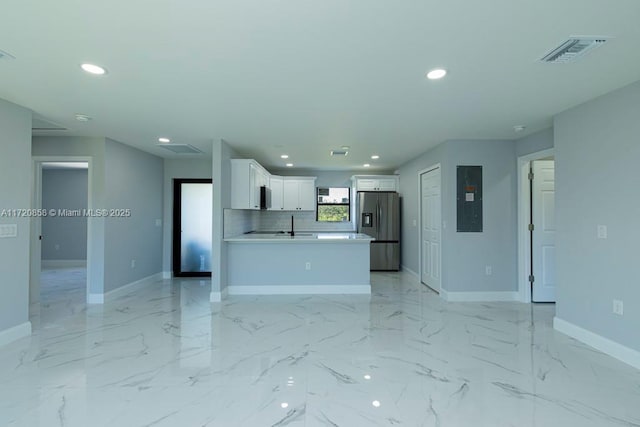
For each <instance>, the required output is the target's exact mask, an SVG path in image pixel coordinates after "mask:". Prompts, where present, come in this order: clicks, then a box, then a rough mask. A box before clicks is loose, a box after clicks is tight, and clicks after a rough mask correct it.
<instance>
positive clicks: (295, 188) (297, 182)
mask: <svg viewBox="0 0 640 427" xmlns="http://www.w3.org/2000/svg"><path fill="white" fill-rule="evenodd" d="M282 179H283V185H282V188H283V210H285V211H314V210H315V209H316V203H315V202H316V178H315V177H307V176H284V177H282ZM272 194H273V193H272Z"/></svg>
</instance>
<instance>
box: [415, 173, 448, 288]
mask: <svg viewBox="0 0 640 427" xmlns="http://www.w3.org/2000/svg"><path fill="white" fill-rule="evenodd" d="M436 169H438V170H439V171H440V257H439V258H440V259H439V261H440V266H439V267H438V271H440V289H433V288H432V287H431V286H429V285H427V286H429V289H432V290H433V291H434V292H436V293H438V294H440V291H441V290H442V285H443V283H442V257H443V255H442V254H443V252H444V251H443V250H442V247H443V241H442V236H443V234H444V233H443V232H442V166H441V165H440V163H436V164H434V165H431V166H429V167H428V168H426V169H422V170H419V171H418V283H422V175H423V174H425V173H429V172H431V171H433V170H436ZM440 295H441V294H440Z"/></svg>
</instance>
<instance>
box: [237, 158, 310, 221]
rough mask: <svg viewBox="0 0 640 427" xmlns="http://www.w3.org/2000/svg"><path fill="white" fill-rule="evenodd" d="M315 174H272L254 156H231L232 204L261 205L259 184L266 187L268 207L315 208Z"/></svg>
mask: <svg viewBox="0 0 640 427" xmlns="http://www.w3.org/2000/svg"><path fill="white" fill-rule="evenodd" d="M315 183H316V177H315V176H277V175H271V174H270V173H269V172H268V171H267V170H266V169H265V168H263V167H262V166H261V165H260V163H258V162H256V161H255V160H253V159H231V208H232V209H260V187H266V188H267V189H268V191H266V192H265V197H266V199H267V200H266V204H267V207H266V208H267V209H269V210H272V211H315V209H316V203H315V202H316V184H315Z"/></svg>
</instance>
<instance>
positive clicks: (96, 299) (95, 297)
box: [87, 294, 104, 304]
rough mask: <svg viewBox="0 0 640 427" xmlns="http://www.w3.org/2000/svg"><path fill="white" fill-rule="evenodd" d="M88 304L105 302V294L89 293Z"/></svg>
mask: <svg viewBox="0 0 640 427" xmlns="http://www.w3.org/2000/svg"><path fill="white" fill-rule="evenodd" d="M87 304H104V294H87Z"/></svg>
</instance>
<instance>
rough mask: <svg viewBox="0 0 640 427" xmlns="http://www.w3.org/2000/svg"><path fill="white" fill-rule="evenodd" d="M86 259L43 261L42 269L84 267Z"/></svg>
mask: <svg viewBox="0 0 640 427" xmlns="http://www.w3.org/2000/svg"><path fill="white" fill-rule="evenodd" d="M86 266H87V260H86V259H43V260H42V268H71V267H86Z"/></svg>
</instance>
